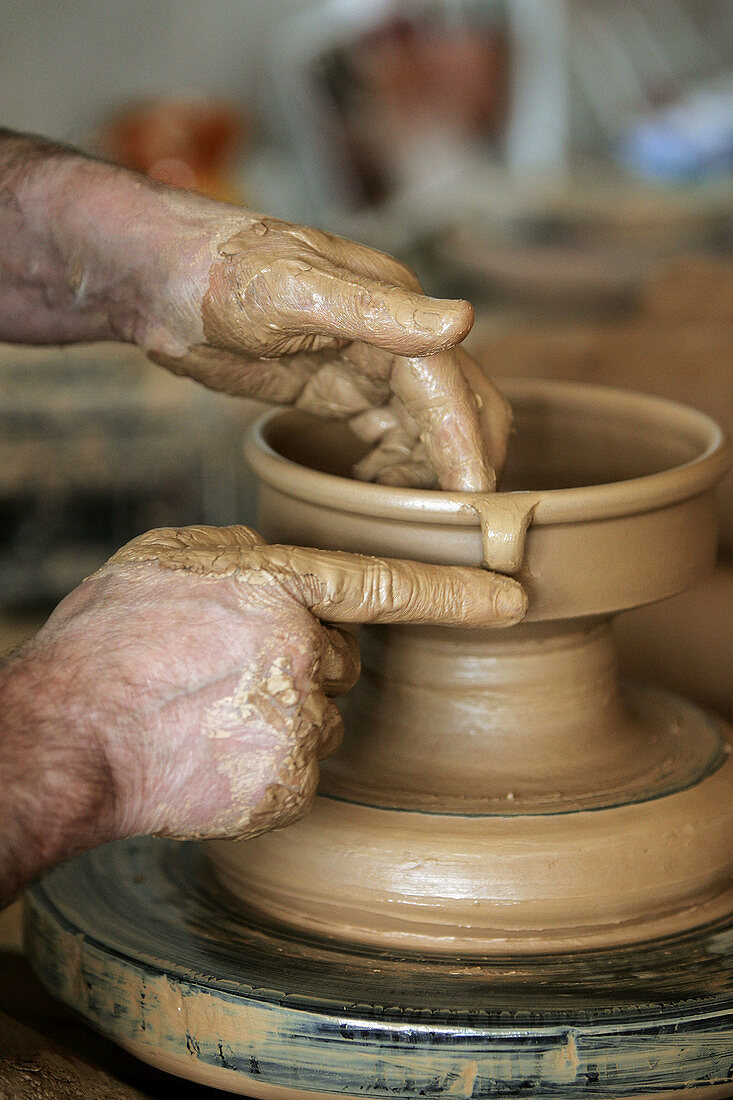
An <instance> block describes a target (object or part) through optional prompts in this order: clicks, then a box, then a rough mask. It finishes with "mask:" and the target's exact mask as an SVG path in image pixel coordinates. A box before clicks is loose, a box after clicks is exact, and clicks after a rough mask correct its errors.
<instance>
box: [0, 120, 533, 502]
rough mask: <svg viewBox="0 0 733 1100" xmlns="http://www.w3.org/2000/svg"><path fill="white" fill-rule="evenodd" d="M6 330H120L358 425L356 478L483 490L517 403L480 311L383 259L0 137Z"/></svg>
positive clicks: (193, 370)
mask: <svg viewBox="0 0 733 1100" xmlns="http://www.w3.org/2000/svg"><path fill="white" fill-rule="evenodd" d="M0 240H1V241H2V248H1V249H0V339H4V340H11V341H25V342H29V343H71V342H73V341H80V340H110V339H112V340H125V341H129V342H131V343H135V344H138V345H139V346H140V347H142V348H144V349H145V351H146V352H147V353H148V355H149V356H150V357H151V358H152V359H153V360H154V361H156V362H157V363H159V364H162V365H164V366H166V367H168V368H169V369H170V370H172V371H174V372H175V373H177V374H185V375H188V376H189V377H191V378H195V379H196V380H197V381H199V382H202V383H203V384H204V385H206V386H210V387H212V388H214V389H219V390H224V391H226V392H227V393H231V394H236V395H240V396H247V397H256V398H260V399H263V400H267V401H275V402H283V403H286V404H287V403H294V404H297V405H298V406H299V407H300V408H303V409H307V410H311V411H313V412H317V413H319V414H321V415H323V416H327V417H335V418H339V419H344V418H352V420H353V423H354V427H355V430H356V431H357V433H358V434H359V435H360V436H361V437H362V438H363V439H364V440H365V441H367V442H368V443H369V444H370V445H371V447H372V450H371V453H370V454H369V455H368V456H367V458H366V459H365V461H364V462H362V463H361V464H360V466H359V467H358V469H357V471H356V472H357V475H358V476H360V477H363V478H365V479H369V480H377V481H383V482H389V483H392V484H408V485H409V484H412V485H421V486H426V487H431V486H434V485H435V484H436V482H437V483H439V484H440V486H441V487H442V488H444V489H454V490H478V491H486V490H491V489H493V488H495V484H496V471H498V470H500V469H501V467H502V465H503V462H504V455H505V450H506V443H507V437H508V433H509V426H510V421H511V415H510V412H509V408H508V405H507V404H506V402H505V401H504V400H503V398H502V397H501V396H500V394H499V393H498V392H497V390H496V389H495V388H494V386H492V385H491V383H490V382H489V381H488V379H487V378H486V377H485V376H484V375H483V373H482V372H481V370H480V369H479V368H478V366H477V365H476V363H475V362H474V361H473V360H472V359H471V358H470V356H469V355H468V354H467V353H466V352H465V351H464V350H462V349H460V348H458V347H457V345H458V344H459V342H460V341H461V340H462V339H463V337H464V336H465V335H466V333H467V332H468V331H469V329H470V327H471V324H472V322H473V310H472V309H471V306H470V305H469V304H468V303H467V302H464V301H452V300H445V299H436V298H430V297H427V296H426V295H425V294H424V293H423V292H422V290H421V288H420V286H419V283H418V281H417V279H416V277H415V275H414V274H413V272H411V271H410V270H409V269H408V268H406V267H405V266H404V265H403V264H401V263H399V262H398V261H396V260H394V259H392V258H391V257H390V256H387V255H385V254H384V253H382V252H378V251H376V250H374V249H371V248H367V247H365V246H364V245H360V244H355V243H354V242H352V241H347V240H344V239H343V238H340V237H335V236H333V235H331V234H329V233H324V232H321V231H320V230H316V229H309V228H306V227H304V226H299V225H293V224H290V223H288V222H283V221H278V220H277V219H274V218H269V217H262V216H260V215H257V214H251V213H248V212H247V211H246V210H243V209H241V208H239V207H236V206H231V205H228V204H225V203H219V202H214V201H212V200H210V199H207V198H204V197H202V196H200V195H196V194H193V193H190V192H185V191H176V190H174V189H172V188H169V187H165V186H163V185H161V184H158V183H155V182H153V181H152V180H149V179H145V178H143V177H141V176H137V175H135V174H134V173H132V172H127V171H125V170H124V169H121V168H117V167H114V166H113V165H109V164H104V163H102V162H100V161H95V160H91V159H88V158H85V157H83V156H82V155H81V154H80V153H78V152H76V151H75V150H73V149H66V148H63V147H60V146H56V145H53V144H51V143H48V142H43V141H42V140H40V139H34V138H29V137H27V136H23V135H18V134H12V133H9V132H7V131H5V132H3V131H2V130H0Z"/></svg>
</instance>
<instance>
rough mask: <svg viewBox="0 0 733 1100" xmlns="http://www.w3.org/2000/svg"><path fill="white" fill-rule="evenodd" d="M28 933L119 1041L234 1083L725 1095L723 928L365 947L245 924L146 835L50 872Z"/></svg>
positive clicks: (731, 990) (383, 1091)
mask: <svg viewBox="0 0 733 1100" xmlns="http://www.w3.org/2000/svg"><path fill="white" fill-rule="evenodd" d="M82 899H84V900H82ZM30 944H31V950H32V954H33V957H34V960H35V961H34V965H35V966H36V968H37V969H38V970H39V972H40V973H41V975H42V977H43V979H44V981H45V982H46V983H47V984H49V985H50V986H51V988H53V989H55V990H56V992H57V994H58V995H59V996H61V997H62V999H63V1000H65V1001H66V1003H68V1004H71V1005H74V1007H76V1008H77V1009H78V1010H80V1011H81V1012H82V1013H83V1015H85V1016H86V1017H87V1018H88V1019H91V1020H93V1021H94V1022H95V1023H96V1024H97V1026H99V1027H101V1028H102V1029H103V1030H104V1031H106V1032H107V1033H109V1034H111V1035H113V1036H114V1037H115V1038H116V1039H117V1041H119V1042H122V1043H123V1044H125V1045H127V1046H128V1048H130V1049H132V1050H134V1051H135V1053H136V1054H138V1055H139V1056H142V1057H144V1058H146V1059H148V1060H150V1061H151V1062H157V1063H159V1064H161V1065H162V1066H164V1067H165V1068H168V1069H174V1071H175V1072H178V1073H182V1074H185V1075H186V1076H191V1077H194V1078H197V1079H199V1080H204V1081H208V1082H209V1083H215V1082H220V1083H221V1084H222V1085H223V1086H224V1087H230V1088H233V1089H236V1091H239V1092H242V1093H244V1094H245V1095H255V1096H269V1095H276V1094H277V1093H275V1092H274V1091H273V1090H274V1089H280V1090H282V1091H281V1092H280V1095H282V1096H285V1097H297V1096H306V1097H307V1096H309V1095H310V1093H311V1092H313V1093H316V1094H321V1093H331V1094H334V1093H335V1094H349V1093H350V1092H352V1091H353V1090H354V1089H355V1088H359V1089H361V1091H364V1090H368V1092H369V1094H371V1095H375V1096H378V1097H387V1096H395V1095H397V1096H411V1095H419V1094H420V1090H421V1089H425V1090H426V1095H429V1094H430V1093H431V1092H432V1093H433V1094H435V1095H443V1094H445V1095H453V1096H463V1097H465V1098H466V1100H468V1097H470V1096H475V1097H483V1096H489V1095H494V1094H496V1093H497V1091H498V1093H499V1094H502V1091H503V1092H504V1094H506V1095H512V1094H513V1093H514V1092H519V1093H522V1094H523V1093H525V1092H526V1093H527V1094H529V1095H532V1096H537V1097H541V1098H542V1100H570V1098H572V1097H576V1096H577V1097H582V1096H587V1095H588V1090H589V1089H592V1091H593V1094H594V1095H598V1096H600V1097H602V1098H603V1100H611V1098H614V1100H618V1098H620V1097H625V1096H630V1095H633V1096H634V1097H639V1096H644V1095H646V1094H647V1091H648V1092H649V1093H652V1094H655V1095H660V1096H664V1097H665V1100H671V1098H672V1097H675V1100H676V1095H677V1092H679V1091H681V1090H683V1089H688V1090H690V1091H689V1092H686V1093H685V1095H688V1096H689V1097H690V1098H694V1100H698V1094H697V1092H696V1091H694V1090H695V1087H696V1086H697V1087H698V1088H700V1090H701V1092H700V1096H708V1097H710V1096H720V1097H722V1096H726V1095H729V1092H726V1089H729V1087H730V1085H729V1078H728V1070H729V1067H730V1064H731V1061H732V1060H733V1059H732V1058H731V1055H732V1054H733V1049H732V1048H733V1037H732V1036H731V1033H730V1027H729V1020H730V1015H729V1014H730V1011H731V1007H732V1006H733V1002H732V1000H731V997H732V995H733V986H732V985H731V979H732V976H733V975H732V973H731V968H730V947H731V928H730V925H725V924H724V925H721V926H719V927H717V928H716V927H710V928H708V929H706V930H704V931H702V932H700V933H694V934H693V933H690V934H687V935H685V936H677V937H672V938H669V939H666V940H663V941H659V942H658V943H656V944H647V945H641V946H636V947H629V948H626V949H622V950H618V949H617V950H614V951H608V952H604V951H600V952H599V951H595V952H581V953H578V954H564V955H560V956H554V957H551V956H535V957H531V958H526V959H523V960H518V959H516V957H511V956H500V957H497V958H495V959H492V960H488V959H485V958H470V957H467V958H463V959H461V960H460V961H459V960H456V959H455V958H439V957H435V956H431V955H422V956H419V957H416V956H414V955H407V956H405V955H403V954H400V953H394V952H387V951H382V952H373V951H372V952H364V951H358V950H354V949H351V948H349V947H348V945H346V944H339V943H335V942H331V943H323V942H322V943H317V942H314V941H309V940H308V939H304V938H302V937H289V936H287V935H282V934H279V935H278V934H277V933H274V932H273V930H272V929H268V928H266V927H258V926H257V925H256V924H250V923H248V922H247V921H246V920H244V919H243V918H242V916H241V914H240V913H239V912H238V910H237V908H236V907H233V906H232V905H231V903H230V902H229V901H228V900H227V898H226V895H221V894H220V893H219V892H218V891H217V889H216V887H215V885H214V884H212V883H211V881H210V880H209V879H208V877H207V873H206V871H205V869H204V868H203V867H202V866H201V864H200V862H199V857H198V856H197V854H196V852H195V850H193V849H192V848H191V846H175V845H172V844H171V843H170V842H155V841H142V842H127V843H125V844H122V845H115V846H113V847H111V848H108V849H106V850H102V851H100V852H97V853H91V854H90V855H89V856H86V857H84V858H83V859H82V860H78V861H76V862H75V864H73V865H70V866H69V867H68V868H66V869H62V870H60V871H55V872H53V873H52V875H51V876H49V878H48V879H47V880H46V883H45V885H44V886H43V887H42V888H40V889H37V890H36V891H35V894H34V897H33V899H32V903H31V909H30ZM109 945H112V946H109ZM529 989H531V990H532V995H531V996H530V997H528V990H529ZM121 1005H124V1009H123V1010H122V1011H120V1006H121ZM222 1071H224V1072H222ZM456 1082H458V1084H457V1085H456ZM713 1090H717V1091H713Z"/></svg>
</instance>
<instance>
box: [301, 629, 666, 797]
mask: <svg viewBox="0 0 733 1100" xmlns="http://www.w3.org/2000/svg"><path fill="white" fill-rule="evenodd" d="M361 645H362V658H363V672H362V677H361V680H360V682H359V684H358V685H357V687H356V688H355V689H354V691H353V692H352V693H351V695H350V696H349V697H348V698H347V700H346V703H345V706H344V717H345V725H346V734H345V738H344V744H343V746H342V748H341V749H340V751H339V752H338V753H337V754H336V756H334V757H333V758H332V759H331V760H329V761H327V762H325V764H324V766H323V780H322V786H321V790H322V793H325V794H329V795H331V796H334V797H341V798H348V799H349V800H352V801H358V802H364V803H367V804H372V805H382V806H392V807H394V808H423V809H426V810H434V811H437V812H446V813H451V812H461V813H502V814H507V813H509V814H516V813H525V814H526V813H548V812H549V813H553V812H558V811H560V810H564V811H566V810H568V809H572V808H575V809H587V808H594V807H596V806H599V805H605V804H609V803H613V802H615V801H617V800H618V799H628V798H633V797H636V794H637V793H638V795H639V796H641V793H642V792H643V789H644V788H645V786H646V785H647V783H648V782H651V776H653V775H654V774H657V773H658V771H659V768H660V766H662V764H663V761H664V760H665V759H666V758H667V757H668V755H669V751H670V745H669V744H668V743H667V738H666V735H665V731H664V730H662V729H660V731H659V736H654V737H650V736H649V730H648V728H647V727H646V726H645V725H644V724H643V723H642V722H640V721H639V719H638V716H637V715H636V714H634V713H632V712H631V711H630V710H629V709H628V708H627V707H626V705H625V703H624V700H623V697H622V694H621V691H620V688H619V684H618V679H617V672H616V657H615V651H614V646H613V639H612V634H611V630H610V620H609V619H607V618H603V619H586V620H573V621H562V622H559V623H535V624H531V623H530V624H523V625H521V626H519V627H514V628H511V629H510V630H505V631H489V630H455V629H450V628H424V627H369V628H366V629H364V631H363V635H362V639H361Z"/></svg>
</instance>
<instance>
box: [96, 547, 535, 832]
mask: <svg viewBox="0 0 733 1100" xmlns="http://www.w3.org/2000/svg"><path fill="white" fill-rule="evenodd" d="M133 563H137V564H140V563H150V564H154V565H157V566H159V567H162V568H165V569H171V570H180V571H184V572H187V573H190V574H192V575H195V576H197V577H201V578H205V579H208V580H211V581H212V582H214V581H220V582H222V581H227V580H234V581H235V583H236V584H237V586H238V588H239V591H240V593H241V597H240V598H241V604H242V613H243V615H245V616H246V615H248V614H249V615H253V614H256V615H258V616H260V617H262V616H263V615H264V616H267V615H268V614H269V615H270V617H271V619H272V622H273V623H274V624H278V623H279V624H280V626H279V629H280V631H285V634H283V635H282V636H281V637H279V641H278V642H277V643H273V650H272V654H270V653H269V650H268V649H267V646H268V644H270V641H271V639H270V638H269V637H268V638H267V640H266V641H265V642H264V649H263V651H262V657H261V659H260V658H259V657H258V659H257V661H255V662H254V664H253V665H252V667H247V668H244V669H243V670H242V673H241V676H240V679H239V682H238V683H237V685H236V687H235V690H234V692H233V693H231V694H228V695H226V696H225V697H223V698H221V699H219V700H218V701H217V702H215V703H214V705H213V706H211V707H210V708H209V710H208V712H207V714H206V716H205V718H204V722H203V728H202V734H203V736H205V737H208V738H210V739H212V740H216V741H228V740H230V739H234V742H236V738H237V736H238V735H239V736H242V735H243V734H244V733H246V736H247V741H246V745H245V746H243V748H242V751H240V752H237V751H236V749H237V746H236V744H235V743H234V742H233V745H232V752H231V753H230V754H226V753H225V754H224V755H223V756H222V757H221V759H219V760H218V761H217V763H216V764H215V768H216V770H217V772H218V773H219V774H221V775H223V776H225V777H226V779H227V782H228V788H229V794H230V805H229V806H228V807H227V809H226V812H225V813H224V814H223V815H222V816H221V817H220V819H217V821H215V822H213V823H212V826H211V829H210V830H209V831H207V835H209V836H211V835H219V836H221V835H226V836H231V837H237V838H239V839H243V838H246V837H252V836H256V835H258V834H259V833H261V832H264V831H266V830H268V829H272V828H281V827H282V826H283V825H286V824H289V823H290V822H292V821H294V820H296V819H297V818H298V817H300V816H301V815H302V814H303V813H304V812H305V810H306V809H307V808H308V806H309V805H310V803H311V801H312V799H313V796H314V794H315V788H316V785H317V782H318V767H317V762H318V760H319V759H321V758H323V757H324V756H326V755H328V754H329V753H331V752H333V751H334V750H335V748H336V747H337V745H338V744H339V743H340V740H341V735H342V722H341V719H340V716H339V713H338V711H337V710H336V708H335V706H334V704H333V703H331V702H330V700H329V699H328V698H327V696H328V695H333V694H337V693H340V692H342V691H344V690H346V689H347V688H349V687H350V686H351V685H352V684H353V683H354V681H355V679H356V677H357V675H358V671H359V658H358V651H357V649H356V644H355V642H354V641H353V639H351V638H350V637H348V636H346V635H343V634H342V633H341V632H339V631H337V630H329V629H327V628H325V629H323V628H322V629H321V631H320V633H319V634H318V635H317V638H318V639H321V642H322V643H323V644H322V649H320V650H313V646H314V642H313V640H312V639H310V638H309V637H308V636H307V635H304V634H303V632H302V630H299V629H298V622H299V620H298V616H297V614H296V612H300V614H301V615H302V608H304V607H305V608H307V609H308V610H310V611H311V612H312V613H313V614H314V615H315V616H317V617H318V618H322V619H325V620H326V621H328V622H342V623H347V622H348V623H354V622H362V623H365V622H395V621H404V620H408V621H410V622H445V623H469V624H470V623H472V622H476V623H479V624H481V625H491V624H493V625H497V626H503V625H504V626H505V625H511V624H512V623H514V622H517V621H518V620H519V619H520V618H521V617H522V615H523V614H524V612H525V610H526V600H525V597H524V593H523V592H522V589H521V588H520V587H519V585H517V584H516V583H515V582H514V581H512V580H510V579H508V578H506V577H503V576H495V575H493V574H489V573H486V572H482V571H480V570H470V569H440V568H438V567H435V566H430V565H424V564H419V563H413V562H405V561H391V560H387V559H378V558H368V557H363V556H360V555H356V554H345V553H338V552H327V551H319V550H310V549H306V548H301V547H294V546H282V545H281V546H268V545H267V544H266V543H265V542H264V540H263V539H261V538H260V536H259V535H257V534H256V533H255V532H254V531H251V530H249V529H248V528H246V527H228V528H215V527H190V528H180V529H175V528H170V529H160V530H155V531H150V532H147V534H145V535H142V536H140V537H139V538H137V539H135V540H133V542H131V543H129V544H128V545H127V546H124V547H123V548H122V549H121V550H119V551H118V552H117V553H116V554H115V555H114V556H113V557H112V558H111V559H110V562H109V565H110V566H121V565H130V564H133ZM291 621H292V624H293V625H292V626H290V625H289V624H290V623H291ZM258 628H259V629H261V627H258V626H257V623H255V624H254V626H253V629H258ZM283 644H286V645H287V647H288V648H289V649H290V651H291V652H294V653H295V654H299V664H301V663H302V665H303V666H304V667H311V668H312V674H313V677H314V679H315V680H316V681H317V682H315V683H313V684H312V685H311V686H308V684H307V683H306V685H305V686H304V685H303V683H302V678H301V681H296V679H295V678H294V675H293V669H292V667H291V665H290V664H289V663H288V661H289V658H288V659H286V658H283V657H282V656H276V653H277V651H278V645H279V649H280V652H282V646H283ZM268 777H274V778H272V779H271V780H270V781H268ZM233 815H234V816H233ZM168 835H170V833H169V834H168Z"/></svg>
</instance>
